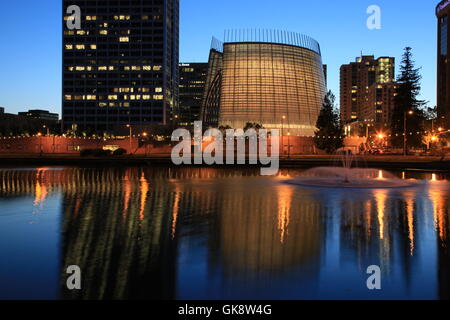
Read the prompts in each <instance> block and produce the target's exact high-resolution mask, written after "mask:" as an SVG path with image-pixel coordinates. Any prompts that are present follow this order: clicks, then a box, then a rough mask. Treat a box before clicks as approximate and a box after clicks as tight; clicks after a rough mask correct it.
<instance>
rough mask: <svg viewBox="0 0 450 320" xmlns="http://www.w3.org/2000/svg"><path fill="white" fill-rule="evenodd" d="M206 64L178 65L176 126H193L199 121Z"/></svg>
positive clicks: (206, 70)
mask: <svg viewBox="0 0 450 320" xmlns="http://www.w3.org/2000/svg"><path fill="white" fill-rule="evenodd" d="M207 72H208V63H180V68H179V74H180V108H179V119H178V124H179V125H182V126H183V125H184V126H190V125H194V121H196V120H200V114H201V107H202V99H203V92H204V91H205V83H206V74H207Z"/></svg>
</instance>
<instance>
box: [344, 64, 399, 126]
mask: <svg viewBox="0 0 450 320" xmlns="http://www.w3.org/2000/svg"><path fill="white" fill-rule="evenodd" d="M394 77H395V58H392V57H380V58H378V59H375V58H374V56H362V57H359V58H357V59H356V61H355V62H351V63H350V64H346V65H342V66H341V70H340V106H341V119H342V120H343V121H344V122H345V123H350V122H354V121H360V122H380V123H381V122H384V121H386V122H388V121H389V116H388V115H389V114H390V113H391V111H392V110H391V109H389V108H393V97H394V94H395V90H394V89H395V78H394ZM387 95H389V96H387Z"/></svg>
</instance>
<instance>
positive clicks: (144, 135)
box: [142, 131, 148, 156]
mask: <svg viewBox="0 0 450 320" xmlns="http://www.w3.org/2000/svg"><path fill="white" fill-rule="evenodd" d="M142 136H143V137H144V139H145V156H147V147H148V143H147V137H148V133H147V132H145V131H144V132H143V133H142Z"/></svg>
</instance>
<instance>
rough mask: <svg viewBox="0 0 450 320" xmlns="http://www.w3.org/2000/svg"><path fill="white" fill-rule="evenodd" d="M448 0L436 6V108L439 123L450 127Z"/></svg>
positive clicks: (449, 9) (449, 4)
mask: <svg viewBox="0 0 450 320" xmlns="http://www.w3.org/2000/svg"><path fill="white" fill-rule="evenodd" d="M449 15H450V1H449V0H444V1H441V2H440V3H439V4H438V6H437V7H436V16H437V18H438V45H437V47H438V52H437V108H438V117H439V119H440V124H441V125H444V126H446V127H447V128H450V63H449V61H448V58H449V57H448V53H449V50H450V37H449V29H448V17H449Z"/></svg>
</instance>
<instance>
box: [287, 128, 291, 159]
mask: <svg viewBox="0 0 450 320" xmlns="http://www.w3.org/2000/svg"><path fill="white" fill-rule="evenodd" d="M290 157H291V133H290V132H288V159H289V158H290Z"/></svg>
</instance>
